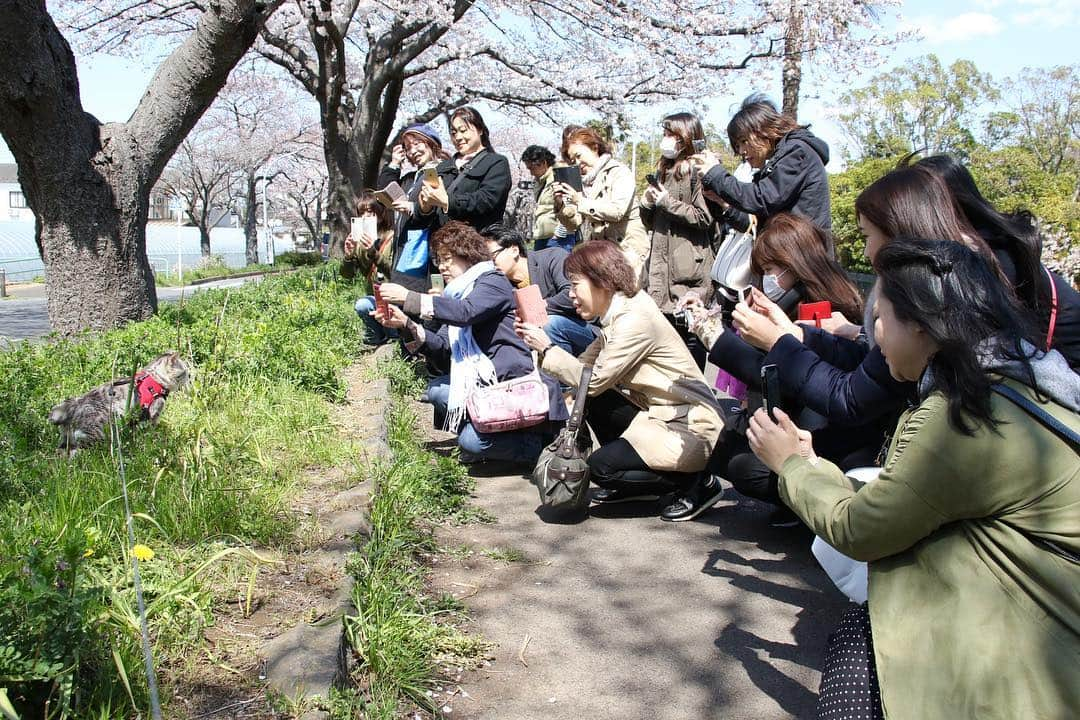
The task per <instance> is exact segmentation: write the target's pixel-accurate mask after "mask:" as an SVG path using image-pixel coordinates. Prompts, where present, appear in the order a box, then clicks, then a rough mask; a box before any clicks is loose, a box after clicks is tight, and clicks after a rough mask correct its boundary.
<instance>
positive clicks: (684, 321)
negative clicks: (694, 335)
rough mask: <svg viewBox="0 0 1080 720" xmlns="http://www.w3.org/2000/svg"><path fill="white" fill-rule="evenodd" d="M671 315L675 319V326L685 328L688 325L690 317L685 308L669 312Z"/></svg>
mask: <svg viewBox="0 0 1080 720" xmlns="http://www.w3.org/2000/svg"><path fill="white" fill-rule="evenodd" d="M671 317H672V318H674V320H675V327H677V328H679V329H682V330H686V329H688V328H689V327H690V318H689V317H688V316H687V314H686V310H676V311H675V312H674V313H672V314H671Z"/></svg>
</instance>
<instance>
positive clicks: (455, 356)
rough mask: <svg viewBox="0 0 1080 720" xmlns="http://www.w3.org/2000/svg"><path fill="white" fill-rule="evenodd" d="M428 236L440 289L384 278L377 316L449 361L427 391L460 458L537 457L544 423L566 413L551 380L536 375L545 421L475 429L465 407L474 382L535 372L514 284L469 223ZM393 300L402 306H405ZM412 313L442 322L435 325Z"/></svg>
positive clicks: (415, 346) (546, 430)
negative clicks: (545, 398)
mask: <svg viewBox="0 0 1080 720" xmlns="http://www.w3.org/2000/svg"><path fill="white" fill-rule="evenodd" d="M432 241H433V243H434V249H435V256H436V259H437V262H438V266H439V272H440V273H441V274H442V276H443V279H444V281H445V282H446V288H445V290H444V291H443V292H442V294H441V295H431V294H426V295H425V294H422V293H418V292H414V291H410V290H408V289H406V288H405V287H403V286H401V285H396V284H393V283H383V284H382V285H381V286H380V287H379V292H380V294H381V295H382V297H383V299H384V300H386V301H387V302H388V303H392V304H391V305H390V306H389V312H390V314H389V316H383V314H382V313H379V312H378V311H376V313H375V317H376V318H378V319H379V321H380V322H382V323H383V324H384V325H386V326H387V327H399V328H403V329H404V333H405V335H406V336H407V338H411V341H410V340H408V339H407V340H406V347H407V348H408V349H409V350H410V351H417V350H418V351H420V352H422V353H423V354H424V355H425V356H427V357H428V358H429V359H430V360H433V361H435V362H436V363H438V362H442V363H444V364H445V363H446V362H447V360H449V364H450V374H449V375H444V376H442V377H437V378H434V379H432V380H431V381H430V382H429V384H428V390H427V396H428V400H429V401H430V402H431V404H432V405H434V407H435V418H436V425H441V426H442V427H443V428H444V429H445V430H448V431H450V432H456V433H458V445H459V446H460V447H461V450H462V453H461V459H462V461H463V462H478V461H481V460H503V461H509V462H515V463H525V464H527V463H535V462H536V459H537V458H538V457H539V456H540V451H541V450H542V449H543V446H544V440H545V435H550V434H551V429H550V425H549V423H550V422H560V421H563V420H566V418H567V417H568V414H567V412H566V406H565V405H564V404H563V402H562V395H561V393H560V392H559V387H558V385H557V384H556V383H555V381H554V380H552V379H551V378H550V377H546V376H541V378H542V379H543V381H544V384H545V385H547V386H548V395H549V398H550V402H549V411H548V423H544V424H541V425H538V426H534V427H530V428H525V429H522V430H513V431H507V432H499V433H483V432H479V431H478V430H476V428H475V427H474V426H473V424H472V422H471V421H470V420H469V417H468V414H467V413H466V409H465V404H466V401H467V400H468V398H469V395H470V394H471V393H472V392H473V391H474V390H476V389H477V388H480V387H483V386H486V385H491V384H494V383H495V382H502V381H504V380H511V379H513V378H519V377H522V376H524V375H527V374H529V373H530V372H532V371H533V368H534V365H533V359H532V357H531V353H530V352H529V349H528V348H526V347H525V345H524V344H523V343H522V342H521V340H520V339H519V338H518V336H517V335H515V334H514V291H513V287H512V286H511V285H510V281H509V280H507V279H506V276H505V275H503V274H502V273H501V272H499V271H498V270H496V269H495V265H494V264H493V263H492V262H491V256H490V254H489V252H488V249H487V241H486V240H485V239H484V238H483V237H482V236H481V235H480V234H479V233H477V232H476V230H474V229H473V228H472V227H471V226H469V225H467V224H466V223H463V222H460V221H453V222H449V223H447V224H446V225H444V226H443V227H442V228H440V229H439V230H438V231H437V232H436V233H435V234H434V236H433V238H432ZM398 305H402V306H404V311H402V309H401V308H399V307H397V306H398ZM409 316H412V317H417V316H419V317H420V318H422V319H424V320H434V321H436V322H438V323H442V326H441V327H440V328H439V330H438V331H437V332H434V331H432V330H429V329H425V328H424V326H422V325H420V324H419V323H416V322H415V321H413V320H412V319H410V317H409ZM440 420H441V422H440Z"/></svg>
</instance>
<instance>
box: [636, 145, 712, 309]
mask: <svg viewBox="0 0 1080 720" xmlns="http://www.w3.org/2000/svg"><path fill="white" fill-rule="evenodd" d="M687 164H689V163H687ZM663 185H664V189H665V190H667V193H665V194H664V195H663V196H662V197H661V198H660V201H659V202H658V203H657V204H656V206H655V207H647V206H645V205H642V206H641V220H642V222H643V223H644V225H645V228H646V230H649V231H651V235H652V239H651V243H650V244H651V246H652V253H651V255H650V256H649V282H648V283H647V287H648V289H649V295H650V296H651V297H652V299H653V300H655V301H656V304H657V305H658V306H659V307H660V310H661V311H663V312H665V313H672V312H674V311H675V303H676V302H678V301H679V299H680V298H682V296H683V295H685V294H686V291H687V290H694V291H696V292H697V293H698V295H700V296H701V298H702V300H704V301H705V302H708V301H709V299H710V298H711V297H712V287H713V285H712V278H710V277H709V271H710V270H712V264H713V260H714V258H715V255H714V254H713V249H712V232H711V230H712V223H713V219H712V215H710V214H709V209H708V208H707V207H706V206H705V196H704V195H703V194H702V192H701V178H700V177H698V174H697V170H695V169H693V167H692V166H691V167H690V169H689V172H687V174H686V175H684V176H683V177H682V178H679V179H676V178H675V173H674V172H669V173H668V176H667V177H666V178H665V179H664V181H663Z"/></svg>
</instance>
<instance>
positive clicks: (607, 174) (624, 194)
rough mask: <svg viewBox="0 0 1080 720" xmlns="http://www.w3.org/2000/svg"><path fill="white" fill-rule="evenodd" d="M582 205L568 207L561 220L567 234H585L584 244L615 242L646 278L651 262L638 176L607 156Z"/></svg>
mask: <svg viewBox="0 0 1080 720" xmlns="http://www.w3.org/2000/svg"><path fill="white" fill-rule="evenodd" d="M604 158H605V159H604V160H603V164H601V166H600V168H599V169H598V170H596V172H595V177H594V178H593V179H592V182H590V183H589V184H588V185H586V186H585V192H584V197H583V198H582V200H581V202H580V203H579V204H578V205H576V206H575V205H570V204H568V205H564V206H563V209H562V212H561V213H560V214H559V219H560V220H562V223H563V225H564V226H565V227H566V229H567V230H578V229H580V230H581V235H582V238H581V239H582V241H583V242H584V241H588V240H611V241H612V242H616V243H618V244H619V246H620V247H622V249H623V253H624V254H625V255H626V259H627V260H628V261H629V262H630V266H631V267H632V268H634V271H635V272H636V273H637V274H638V277H643V275H644V269H645V264H646V263H647V262H648V260H649V236H648V233H647V232H646V231H645V226H644V225H642V224H641V215H640V214H639V211H638V206H637V203H636V202H634V194H635V190H636V189H635V186H634V175H633V173H631V172H630V168H628V167H626V166H625V165H623V164H622V163H621V162H619V161H618V160H613V159H611V158H610V157H608V156H606V155H605V156H604Z"/></svg>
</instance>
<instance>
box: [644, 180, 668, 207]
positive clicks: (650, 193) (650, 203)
mask: <svg viewBox="0 0 1080 720" xmlns="http://www.w3.org/2000/svg"><path fill="white" fill-rule="evenodd" d="M667 194H668V192H667V190H666V189H664V188H656V187H653V186H652V185H650V186H649V187H647V188H645V192H644V193H642V196H641V200H642V202H643V203H644V205H645V207H655V206H656V205H658V204H660V203H661V202H663V200H664V198H665V197H667Z"/></svg>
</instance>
